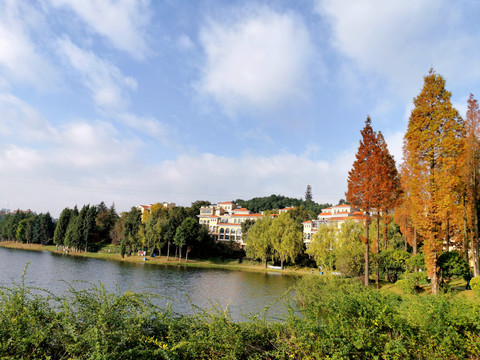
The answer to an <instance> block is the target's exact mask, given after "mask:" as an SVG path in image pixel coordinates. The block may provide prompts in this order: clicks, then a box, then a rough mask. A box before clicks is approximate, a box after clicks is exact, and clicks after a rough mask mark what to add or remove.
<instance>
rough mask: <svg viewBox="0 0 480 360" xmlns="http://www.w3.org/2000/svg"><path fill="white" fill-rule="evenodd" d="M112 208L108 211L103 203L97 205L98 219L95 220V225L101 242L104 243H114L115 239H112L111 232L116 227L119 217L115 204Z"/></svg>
mask: <svg viewBox="0 0 480 360" xmlns="http://www.w3.org/2000/svg"><path fill="white" fill-rule="evenodd" d="M112 207H113V208H112ZM112 207H111V208H110V209H108V208H107V207H106V206H105V203H104V202H103V201H102V202H101V203H100V204H98V205H97V217H96V219H95V224H96V228H97V231H98V237H99V240H100V241H103V242H112V241H113V239H112V238H111V237H110V231H111V230H112V228H113V226H114V225H115V222H116V221H117V219H118V215H117V212H116V211H115V207H114V205H113V204H112Z"/></svg>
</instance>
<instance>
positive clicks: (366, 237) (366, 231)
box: [365, 220, 370, 286]
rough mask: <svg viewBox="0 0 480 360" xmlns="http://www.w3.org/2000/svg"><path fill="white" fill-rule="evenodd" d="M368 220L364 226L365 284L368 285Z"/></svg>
mask: <svg viewBox="0 0 480 360" xmlns="http://www.w3.org/2000/svg"><path fill="white" fill-rule="evenodd" d="M369 223H370V221H368V220H367V221H366V226H365V286H368V278H369V273H368V265H369V261H370V258H369V256H370V254H369V252H370V248H369V245H368V244H369V240H368V236H369V231H368V227H369V225H370V224H369Z"/></svg>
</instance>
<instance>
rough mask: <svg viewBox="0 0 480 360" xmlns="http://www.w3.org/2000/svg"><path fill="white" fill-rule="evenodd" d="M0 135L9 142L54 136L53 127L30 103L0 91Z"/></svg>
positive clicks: (40, 139)
mask: <svg viewBox="0 0 480 360" xmlns="http://www.w3.org/2000/svg"><path fill="white" fill-rule="evenodd" d="M0 114H2V115H1V119H2V120H1V121H0V136H2V137H4V138H5V139H8V141H9V142H13V141H14V140H16V141H28V142H33V141H35V142H40V143H41V142H45V141H48V140H50V139H51V138H52V137H55V136H56V132H55V129H54V128H52V127H51V126H50V124H49V123H48V122H47V121H45V120H44V119H43V118H42V116H41V115H40V114H39V113H38V112H37V111H36V110H35V109H34V108H32V107H31V106H30V105H28V104H27V103H25V102H24V101H22V100H20V99H19V98H17V97H15V96H13V95H11V94H8V93H0Z"/></svg>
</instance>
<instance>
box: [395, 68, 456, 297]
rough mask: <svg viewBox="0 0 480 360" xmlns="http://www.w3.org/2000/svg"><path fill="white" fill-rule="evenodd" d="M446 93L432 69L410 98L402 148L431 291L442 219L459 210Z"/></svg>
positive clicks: (453, 135) (441, 242) (451, 121)
mask: <svg viewBox="0 0 480 360" xmlns="http://www.w3.org/2000/svg"><path fill="white" fill-rule="evenodd" d="M450 97H451V93H450V92H449V91H447V90H446V89H445V80H444V79H443V77H442V76H440V75H438V74H436V73H435V72H434V71H433V69H431V70H430V72H429V73H428V75H427V76H425V77H424V85H423V88H422V90H421V92H420V94H419V95H418V96H417V97H416V98H415V99H414V100H413V103H414V105H415V107H414V109H413V110H412V113H411V115H410V119H409V123H408V129H407V133H406V134H405V138H404V147H403V157H404V162H405V166H406V168H407V169H408V177H407V178H406V187H407V189H408V193H409V197H410V198H411V203H413V204H415V209H414V211H415V212H416V213H415V214H414V215H413V216H412V218H413V222H414V227H415V228H416V229H418V231H419V232H420V234H421V235H422V238H423V239H424V245H423V252H424V254H425V261H426V264H427V269H428V275H429V276H430V278H431V280H432V293H433V294H436V293H437V292H438V289H439V276H438V275H439V274H438V272H439V267H438V266H437V260H438V257H439V256H440V255H441V253H442V252H443V248H444V242H445V240H446V239H445V236H444V235H445V232H444V231H443V229H444V228H445V220H446V219H449V218H450V217H451V214H452V213H455V212H457V211H458V210H459V209H458V206H459V205H458V204H459V203H460V201H459V194H458V188H459V183H460V175H459V172H460V171H459V166H458V160H459V158H460V156H461V154H462V150H463V143H462V138H463V130H464V127H463V120H462V118H461V117H460V116H459V114H458V112H457V110H455V108H454V107H453V106H452V103H451V101H450ZM447 229H448V227H447Z"/></svg>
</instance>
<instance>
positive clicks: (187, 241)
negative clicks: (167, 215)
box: [173, 217, 200, 262]
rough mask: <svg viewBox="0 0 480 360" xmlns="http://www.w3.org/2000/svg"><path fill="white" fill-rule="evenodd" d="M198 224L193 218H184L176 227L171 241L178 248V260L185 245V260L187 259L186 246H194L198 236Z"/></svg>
mask: <svg viewBox="0 0 480 360" xmlns="http://www.w3.org/2000/svg"><path fill="white" fill-rule="evenodd" d="M199 231H200V224H199V223H198V221H197V220H196V219H194V218H191V217H189V218H186V219H185V220H183V222H182V224H181V225H180V226H179V227H178V228H177V230H176V232H175V236H174V238H173V243H174V244H175V245H176V246H178V248H179V259H178V262H180V261H181V260H182V248H183V247H184V246H185V245H186V246H187V253H186V256H185V261H187V260H188V252H189V250H188V247H192V246H194V244H195V243H196V242H197V240H198V237H199Z"/></svg>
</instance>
